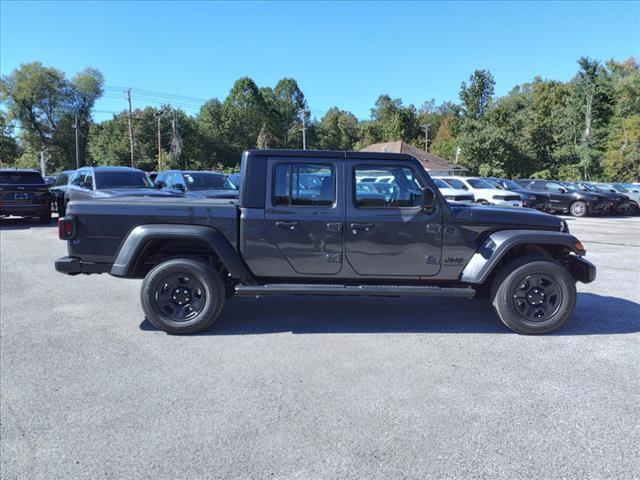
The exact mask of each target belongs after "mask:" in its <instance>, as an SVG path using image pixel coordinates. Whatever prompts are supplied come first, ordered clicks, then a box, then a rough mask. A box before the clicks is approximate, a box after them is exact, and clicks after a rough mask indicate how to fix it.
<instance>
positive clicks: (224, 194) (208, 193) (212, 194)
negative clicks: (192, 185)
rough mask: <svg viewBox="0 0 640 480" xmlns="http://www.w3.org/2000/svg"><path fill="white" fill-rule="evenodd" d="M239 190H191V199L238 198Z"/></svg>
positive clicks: (188, 195) (189, 194)
mask: <svg viewBox="0 0 640 480" xmlns="http://www.w3.org/2000/svg"><path fill="white" fill-rule="evenodd" d="M238 195H239V190H191V191H190V192H188V193H187V195H186V196H187V197H190V198H238Z"/></svg>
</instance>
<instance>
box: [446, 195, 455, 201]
mask: <svg viewBox="0 0 640 480" xmlns="http://www.w3.org/2000/svg"><path fill="white" fill-rule="evenodd" d="M444 198H446V199H447V200H455V199H456V197H455V196H453V195H444Z"/></svg>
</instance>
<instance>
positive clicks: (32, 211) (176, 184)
mask: <svg viewBox="0 0 640 480" xmlns="http://www.w3.org/2000/svg"><path fill="white" fill-rule="evenodd" d="M0 175H1V176H0V199H1V201H2V202H1V205H0V216H7V215H19V216H26V217H37V218H39V219H40V220H41V221H42V222H43V223H46V222H49V221H50V219H51V210H52V211H54V212H57V213H58V214H59V216H64V215H65V212H66V206H67V204H68V203H69V202H70V201H72V200H80V199H100V198H109V197H122V196H145V197H168V196H171V197H176V196H178V197H188V198H200V199H204V198H223V199H224V198H237V197H238V188H239V184H240V174H239V173H234V174H231V175H228V176H227V175H225V174H223V173H218V172H208V171H186V170H167V171H163V172H153V173H145V172H143V171H141V170H137V169H134V168H130V167H113V166H102V167H89V166H87V167H82V168H79V169H77V170H65V171H62V172H60V173H59V174H58V175H56V176H54V177H45V178H44V179H43V177H42V176H40V174H39V173H38V172H36V171H34V170H25V169H22V170H19V169H4V170H0ZM307 177H308V178H303V177H301V178H300V182H299V185H300V188H301V189H303V190H301V191H300V192H299V194H300V195H301V196H304V197H305V198H306V197H308V199H309V201H315V200H314V199H317V198H321V197H322V195H323V193H322V191H323V189H325V190H326V188H328V187H329V184H328V183H327V184H326V185H325V184H324V183H322V182H320V180H319V179H322V178H323V177H322V174H319V175H311V176H309V175H307ZM151 178H153V180H151ZM433 179H434V182H435V184H436V186H437V187H438V188H439V190H440V192H441V193H442V195H443V196H444V198H445V199H446V200H447V201H448V202H450V203H453V204H461V205H499V206H508V207H526V208H533V209H536V210H540V211H545V212H550V213H565V214H571V215H573V216H577V217H582V216H586V215H598V214H624V215H638V214H639V213H640V185H636V184H627V183H590V182H561V181H555V180H554V181H552V180H537V179H522V180H508V179H503V178H481V177H462V176H437V177H433ZM408 181H411V179H408ZM319 182H320V183H319ZM416 188H418V187H416ZM356 190H357V193H358V195H359V196H360V197H362V198H364V199H366V201H367V202H368V203H369V204H371V205H375V204H377V203H379V204H389V205H393V204H398V205H399V204H400V203H401V202H402V201H403V199H401V198H398V195H399V192H401V191H402V189H401V188H400V186H399V185H397V184H396V183H395V180H394V177H393V176H390V175H389V171H375V170H372V171H367V172H366V175H359V176H357V178H356ZM414 194H415V195H419V191H418V190H416V191H415V192H414ZM399 202H400V203H399Z"/></svg>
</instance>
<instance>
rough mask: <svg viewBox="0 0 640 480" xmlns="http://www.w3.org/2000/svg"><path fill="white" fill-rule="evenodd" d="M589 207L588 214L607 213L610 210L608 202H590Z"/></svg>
mask: <svg viewBox="0 0 640 480" xmlns="http://www.w3.org/2000/svg"><path fill="white" fill-rule="evenodd" d="M588 205H589V213H608V212H609V210H610V206H609V202H597V203H596V202H591V203H589V204H588Z"/></svg>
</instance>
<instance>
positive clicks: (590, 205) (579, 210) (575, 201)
mask: <svg viewBox="0 0 640 480" xmlns="http://www.w3.org/2000/svg"><path fill="white" fill-rule="evenodd" d="M516 183H518V184H520V185H522V186H523V187H524V188H526V189H527V190H545V191H546V192H548V193H549V208H548V210H549V211H550V212H561V213H570V214H571V215H573V216H574V217H585V216H587V215H594V214H599V213H606V212H607V211H608V209H609V199H608V198H607V197H606V196H605V195H601V194H599V193H591V192H583V191H582V190H581V189H579V188H578V187H576V186H575V185H572V184H570V183H563V182H557V181H552V180H516Z"/></svg>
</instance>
